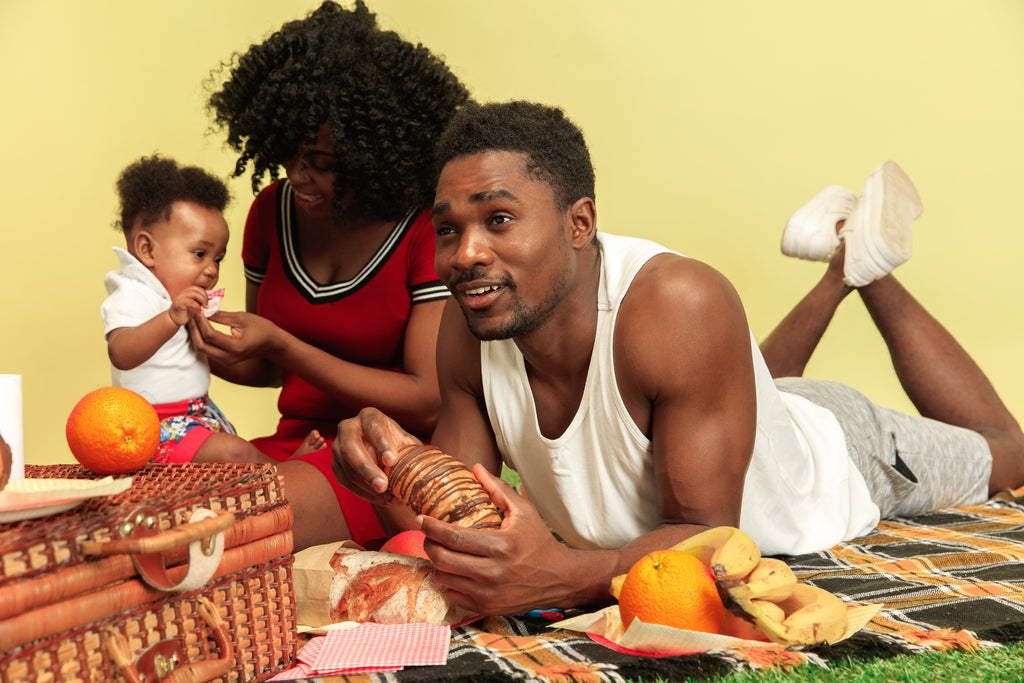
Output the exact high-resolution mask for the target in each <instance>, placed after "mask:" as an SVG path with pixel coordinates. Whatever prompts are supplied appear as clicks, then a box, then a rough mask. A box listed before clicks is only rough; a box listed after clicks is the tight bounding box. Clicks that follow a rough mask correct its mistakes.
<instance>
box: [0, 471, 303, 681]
mask: <svg viewBox="0 0 1024 683" xmlns="http://www.w3.org/2000/svg"><path fill="white" fill-rule="evenodd" d="M25 476H26V477H32V478H61V479H97V478H99V477H98V476H97V475H94V474H92V473H90V472H89V471H88V470H86V469H84V468H82V467H80V466H78V465H52V466H31V465H30V466H26V467H25ZM131 476H132V484H131V487H130V488H128V489H127V490H126V491H123V492H122V493H117V494H114V495H110V496H105V497H97V498H90V499H87V500H86V501H85V502H84V503H82V504H81V505H78V506H77V507H74V508H72V509H70V510H67V511H65V512H61V513H58V514H54V515H50V516H46V517H41V518H39V519H32V520H24V521H19V522H12V523H7V524H0V682H2V683H16V682H17V683H21V682H23V681H24V682H28V681H33V682H34V681H54V682H71V681H74V682H79V681H90V682H97V681H120V680H125V681H131V682H134V681H163V682H172V681H186V680H187V681H207V680H216V681H225V682H231V683H235V682H240V681H262V680H266V679H268V678H271V677H272V676H273V675H274V674H275V673H277V672H279V671H281V670H283V669H286V668H288V667H289V666H291V665H292V663H293V662H294V660H295V653H296V649H297V633H296V605H295V594H294V589H293V583H292V562H293V557H292V555H291V551H292V534H291V524H292V512H291V508H290V507H289V506H288V504H287V501H286V499H285V497H284V492H283V489H282V486H281V482H280V480H279V478H278V476H277V473H276V470H275V468H274V467H273V466H271V465H242V464H237V465H235V464H197V463H193V464H186V465H155V464H150V465H147V466H146V467H144V468H143V469H141V470H139V471H138V472H136V473H134V474H133V475H131ZM196 520H198V521H196ZM218 533H219V534H220V539H218V536H217V534H218ZM214 549H215V550H216V552H214ZM203 555H207V556H212V557H213V559H212V560H209V561H207V564H208V565H209V567H208V573H204V574H201V575H200V576H199V577H195V576H193V574H194V573H195V572H194V569H195V567H196V565H199V564H202V557H201V556H203ZM218 555H219V557H218ZM196 558H199V560H198V561H197V559H196Z"/></svg>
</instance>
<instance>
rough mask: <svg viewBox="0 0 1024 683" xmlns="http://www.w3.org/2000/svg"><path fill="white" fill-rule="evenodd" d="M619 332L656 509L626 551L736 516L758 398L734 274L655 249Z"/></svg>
mask: <svg viewBox="0 0 1024 683" xmlns="http://www.w3.org/2000/svg"><path fill="white" fill-rule="evenodd" d="M615 341H616V368H617V377H618V382H619V387H620V391H621V393H622V396H623V399H624V401H625V402H626V406H627V408H628V409H629V411H630V414H631V415H633V417H634V420H636V421H637V424H638V425H639V426H640V427H641V428H642V429H644V428H646V432H647V434H648V437H649V438H650V439H651V442H652V449H653V452H654V459H655V472H656V476H657V480H658V487H659V488H658V505H659V509H660V513H661V525H660V526H659V528H658V529H657V530H655V531H653V532H651V533H650V534H645V535H644V536H641V537H640V538H638V539H636V540H635V541H634V542H632V543H630V544H629V545H627V546H625V547H624V548H623V551H632V550H643V551H644V552H647V551H649V550H650V549H654V548H656V547H668V546H671V545H674V544H675V543H678V542H679V541H681V540H683V539H685V538H687V537H689V536H691V535H693V534H694V533H696V532H699V531H702V530H703V529H705V528H708V527H714V526H721V525H729V526H739V521H740V506H741V502H742V496H743V483H744V478H745V476H746V471H747V466H748V465H749V463H750V457H751V454H752V452H753V448H754V435H755V432H756V423H757V398H756V387H755V381H754V368H753V361H752V355H751V345H752V340H751V336H750V330H749V327H748V324H747V319H746V314H745V313H744V311H743V305H742V303H741V302H740V299H739V296H738V294H737V293H736V291H735V289H734V288H733V287H732V285H731V283H729V281H728V280H726V278H725V277H724V276H723V275H721V274H720V273H718V272H717V271H715V270H714V269H712V268H710V267H709V266H707V265H706V264H703V263H701V262H699V261H696V260H693V259H686V258H680V257H676V256H673V255H665V256H661V257H657V258H655V259H653V260H652V261H651V262H649V263H648V264H647V266H646V267H645V268H644V269H643V270H642V271H641V273H640V275H638V277H637V278H636V280H634V284H633V286H632V287H631V288H630V291H629V293H628V294H627V295H626V299H625V300H624V301H623V304H622V308H621V310H620V313H619V319H618V322H617V325H616V340H615ZM645 416H646V419H647V421H646V425H645V422H644V419H645ZM634 554H635V553H633V552H629V555H630V556H633V555H634ZM627 569H628V567H627ZM620 573H621V572H620Z"/></svg>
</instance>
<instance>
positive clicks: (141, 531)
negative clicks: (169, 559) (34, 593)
mask: <svg viewBox="0 0 1024 683" xmlns="http://www.w3.org/2000/svg"><path fill="white" fill-rule="evenodd" d="M157 519H158V517H157V513H156V510H154V509H153V508H150V507H140V508H138V509H137V510H135V511H134V512H132V513H131V514H129V515H128V516H127V517H126V518H125V521H124V522H122V523H121V524H120V525H119V526H118V534H119V535H120V536H121V540H114V541H87V542H85V543H82V545H81V550H82V553H84V554H87V555H113V554H127V555H130V556H131V558H132V562H133V563H134V564H135V568H136V569H137V570H138V572H139V575H140V576H141V577H142V580H143V581H145V582H146V583H147V584H149V585H150V586H152V587H153V588H156V589H157V590H162V591H168V592H170V591H178V592H188V591H194V590H198V589H199V588H202V587H203V586H204V585H205V584H206V582H207V581H209V580H210V577H212V576H213V575H214V573H215V572H216V571H217V566H218V565H219V564H220V558H221V556H222V555H223V554H224V533H223V532H224V530H226V529H228V528H230V527H231V525H232V524H234V522H235V515H234V514H233V513H232V512H228V511H222V512H213V511H211V510H206V509H203V508H200V509H198V510H196V511H194V512H193V513H192V516H191V517H190V518H189V521H188V522H187V523H186V524H181V525H178V526H177V527H175V528H173V529H168V530H167V531H160V530H159V528H158V523H157ZM186 544H188V570H187V571H186V573H185V576H184V577H182V578H181V580H179V581H177V582H175V581H173V580H172V579H171V577H170V576H169V575H168V573H167V565H166V562H165V561H164V556H163V553H164V552H165V551H167V550H170V549H172V548H177V547H180V546H183V545H186Z"/></svg>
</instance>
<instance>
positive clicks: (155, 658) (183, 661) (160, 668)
mask: <svg viewBox="0 0 1024 683" xmlns="http://www.w3.org/2000/svg"><path fill="white" fill-rule="evenodd" d="M196 611H197V613H198V614H199V616H200V617H201V618H202V619H203V621H204V622H206V625H207V626H208V627H209V629H210V635H211V636H212V637H213V640H214V642H215V643H216V645H217V647H218V648H219V649H220V657H218V658H216V659H203V660H199V661H197V662H191V663H190V662H189V661H188V654H187V653H186V652H185V650H184V649H183V648H182V643H181V642H180V641H178V640H170V639H169V640H161V641H160V642H157V643H154V644H153V645H152V646H150V647H149V648H147V649H146V650H145V651H143V652H142V653H141V654H140V655H139V656H138V658H137V659H136V660H135V661H134V662H133V661H132V653H131V649H130V646H129V644H128V639H127V638H125V636H124V635H123V634H122V633H121V632H120V631H118V630H117V629H115V628H112V627H108V628H107V629H106V646H107V653H108V654H109V655H110V658H111V660H112V661H113V663H114V666H115V668H116V669H117V671H118V673H120V674H121V677H122V678H123V679H124V680H125V681H128V682H129V683H158V682H159V681H165V679H166V681H173V682H174V683H184V682H185V681H189V682H190V683H199V682H202V681H211V680H213V679H215V678H221V677H223V676H225V675H226V674H227V673H228V671H230V669H231V665H232V663H233V662H234V658H235V649H234V644H233V643H232V642H231V637H230V634H229V633H228V630H227V624H225V623H224V620H223V619H221V616H220V612H219V611H218V610H217V608H216V607H215V606H214V604H213V603H212V602H211V601H210V600H209V599H208V598H205V597H203V596H201V595H200V596H199V597H198V598H197V604H196ZM179 667H180V668H179Z"/></svg>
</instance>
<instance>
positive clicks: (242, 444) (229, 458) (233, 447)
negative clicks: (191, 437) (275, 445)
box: [194, 432, 274, 464]
mask: <svg viewBox="0 0 1024 683" xmlns="http://www.w3.org/2000/svg"><path fill="white" fill-rule="evenodd" d="M194 462H241V463H255V464H262V463H271V464H273V463H274V460H273V459H271V458H270V457H268V456H266V455H264V454H263V453H261V452H260V451H259V450H258V449H257V448H256V447H255V446H253V445H252V444H251V443H249V442H248V441H246V440H245V439H243V438H241V437H239V436H235V435H234V434H228V433H226V432H216V433H214V434H211V435H210V436H209V437H208V438H207V439H206V441H204V442H203V445H202V446H200V447H199V450H198V451H196V457H195V458H194Z"/></svg>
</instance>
